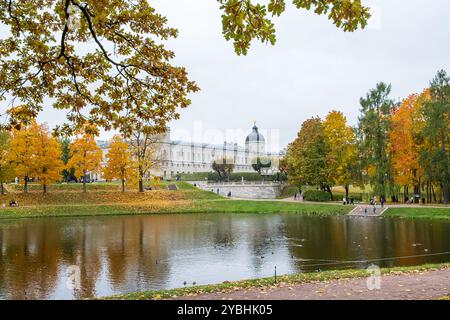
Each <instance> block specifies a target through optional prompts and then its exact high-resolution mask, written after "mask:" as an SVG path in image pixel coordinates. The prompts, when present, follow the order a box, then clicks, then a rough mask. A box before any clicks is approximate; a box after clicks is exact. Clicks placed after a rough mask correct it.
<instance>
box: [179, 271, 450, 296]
mask: <svg viewBox="0 0 450 320" xmlns="http://www.w3.org/2000/svg"><path fill="white" fill-rule="evenodd" d="M449 294H450V269H443V270H434V271H424V272H420V273H409V274H406V273H404V274H390V275H383V276H382V278H381V288H380V289H379V290H376V289H375V290H369V289H368V288H367V278H361V279H344V280H332V281H326V282H316V283H305V284H298V285H279V286H277V287H274V288H269V289H261V288H255V289H246V290H237V291H233V292H227V293H210V294H202V295H199V296H196V297H186V299H196V300H260V299H267V300H318V299H320V300H333V299H344V300H349V299H350V300H379V299H389V300H409V299H419V300H424V299H439V298H442V297H444V296H447V295H449Z"/></svg>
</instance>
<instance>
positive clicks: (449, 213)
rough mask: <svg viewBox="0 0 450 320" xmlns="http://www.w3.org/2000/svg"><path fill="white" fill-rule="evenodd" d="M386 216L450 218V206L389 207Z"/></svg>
mask: <svg viewBox="0 0 450 320" xmlns="http://www.w3.org/2000/svg"><path fill="white" fill-rule="evenodd" d="M383 215H384V216H386V217H401V218H411V219H412V218H415V219H449V220H450V207H447V208H407V207H406V208H389V209H388V210H387V211H386V212H385V213H384V214H383Z"/></svg>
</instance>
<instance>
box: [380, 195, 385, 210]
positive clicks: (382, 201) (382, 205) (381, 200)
mask: <svg viewBox="0 0 450 320" xmlns="http://www.w3.org/2000/svg"><path fill="white" fill-rule="evenodd" d="M380 203H381V209H383V208H384V197H381V199H380Z"/></svg>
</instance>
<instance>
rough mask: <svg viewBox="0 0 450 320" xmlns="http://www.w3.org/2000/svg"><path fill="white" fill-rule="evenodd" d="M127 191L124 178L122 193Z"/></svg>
mask: <svg viewBox="0 0 450 320" xmlns="http://www.w3.org/2000/svg"><path fill="white" fill-rule="evenodd" d="M124 192H125V179H122V193H124Z"/></svg>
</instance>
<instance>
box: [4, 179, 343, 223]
mask: <svg viewBox="0 0 450 320" xmlns="http://www.w3.org/2000/svg"><path fill="white" fill-rule="evenodd" d="M169 183H175V182H162V183H161V185H160V186H159V187H158V188H156V189H157V190H153V191H146V192H144V193H138V192H137V191H136V190H133V191H128V192H126V193H125V194H123V193H121V192H119V191H116V190H115V189H114V188H115V187H116V186H117V184H113V183H111V184H105V185H104V186H102V188H98V189H90V190H88V192H87V193H83V192H81V189H80V190H76V189H75V190H73V189H70V188H74V187H72V185H69V184H67V185H58V186H56V185H55V186H54V187H55V188H59V191H53V192H49V193H47V194H42V193H41V192H39V191H31V192H29V193H28V194H24V193H22V192H18V193H13V194H7V195H4V196H0V206H1V205H2V204H5V206H6V207H5V208H1V207H0V219H14V218H32V217H58V216H60V217H67V216H105V215H111V216H112V215H136V214H158V213H299V214H317V215H331V214H346V213H348V212H349V210H351V208H350V207H343V206H342V207H341V206H336V205H330V204H301V203H287V202H280V201H251V200H236V201H235V200H229V199H225V198H223V197H221V196H219V195H217V194H215V193H214V192H209V191H203V190H200V189H198V188H195V187H193V186H192V185H191V184H188V183H185V182H176V183H175V184H176V185H177V186H178V190H175V191H169V190H167V185H168V184H169ZM78 185H79V186H81V185H80V184H78ZM90 186H92V187H95V186H94V185H93V184H90ZM108 187H109V188H110V189H108ZM65 188H66V189H65ZM67 188H69V189H67ZM154 189H155V188H154ZM31 190H35V189H31ZM11 199H15V200H16V201H17V202H18V203H19V205H20V207H18V208H9V207H8V205H7V204H8V203H9V201H10V200H11Z"/></svg>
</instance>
